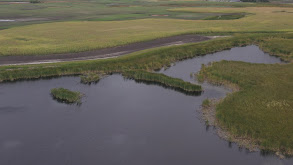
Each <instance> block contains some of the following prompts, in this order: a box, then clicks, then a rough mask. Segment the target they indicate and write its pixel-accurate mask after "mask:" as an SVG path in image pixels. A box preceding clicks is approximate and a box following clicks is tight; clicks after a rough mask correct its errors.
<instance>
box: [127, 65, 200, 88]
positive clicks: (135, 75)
mask: <svg viewBox="0 0 293 165" xmlns="http://www.w3.org/2000/svg"><path fill="white" fill-rule="evenodd" d="M122 75H123V76H124V77H126V78H129V79H134V80H138V81H145V82H151V83H152V82H153V83H157V84H159V85H162V86H166V87H170V88H174V89H177V90H181V91H183V92H185V93H187V94H192V93H195V94H198V93H200V92H201V91H202V88H201V86H200V85H196V84H192V83H190V82H185V81H183V80H181V79H178V78H172V77H169V76H166V75H164V74H161V73H151V72H147V71H143V70H131V71H124V72H123V73H122Z"/></svg>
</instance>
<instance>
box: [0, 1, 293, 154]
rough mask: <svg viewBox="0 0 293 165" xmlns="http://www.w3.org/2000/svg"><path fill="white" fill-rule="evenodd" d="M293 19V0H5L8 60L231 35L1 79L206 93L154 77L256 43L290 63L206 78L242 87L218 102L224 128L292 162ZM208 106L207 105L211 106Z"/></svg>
mask: <svg viewBox="0 0 293 165" xmlns="http://www.w3.org/2000/svg"><path fill="white" fill-rule="evenodd" d="M27 2H29V1H27ZM292 13H293V5H292V4H287V3H224V2H200V1H188V2H187V1H143V0H140V1H128V0H124V1H114V0H113V1H112V0H111V1H104V0H100V1H84V2H79V1H78V2H71V1H54V2H52V1H47V0H44V1H42V3H21V4H19V3H15V4H14V3H10V2H7V1H5V2H4V1H1V0H0V19H1V20H13V21H3V22H0V29H2V30H0V43H1V44H0V60H1V56H15V57H16V58H17V57H19V56H36V55H51V54H62V53H63V54H64V53H75V52H83V51H90V50H96V49H101V48H107V47H115V46H121V45H126V44H129V43H134V42H143V41H148V40H152V39H156V38H162V37H166V36H174V35H180V34H191V33H192V34H200V35H206V36H219V35H222V36H227V37H224V38H216V39H213V40H210V41H204V42H200V43H191V44H186V45H180V46H172V47H162V48H154V49H149V50H143V51H139V52H135V53H131V54H129V55H125V56H121V57H117V58H112V59H100V60H84V61H73V62H62V63H53V64H38V65H11V66H0V82H4V81H16V80H20V79H38V78H43V77H52V76H64V75H81V82H82V83H90V82H97V81H99V79H100V75H98V74H95V73H98V72H99V73H100V72H101V73H105V74H111V73H121V74H123V76H125V77H126V78H130V79H134V80H138V81H147V82H156V83H159V84H161V85H163V86H168V87H172V88H177V89H180V90H183V91H186V92H200V91H202V90H204V89H202V87H201V86H200V85H195V84H192V83H189V82H184V81H183V80H181V79H177V78H172V77H169V76H166V75H163V74H159V73H155V72H154V71H155V70H158V69H161V68H164V67H165V68H168V67H169V66H171V64H172V63H174V62H177V61H180V60H185V59H188V58H193V57H196V56H203V55H206V54H210V53H214V52H217V51H222V50H226V49H230V48H233V47H239V46H246V45H251V44H255V45H258V46H259V47H260V48H261V49H262V50H264V51H265V52H267V53H269V54H270V55H274V56H278V57H280V58H281V59H282V60H284V61H286V62H287V64H251V63H245V62H232V61H221V62H216V63H212V64H210V65H208V66H203V67H202V69H201V71H200V73H199V74H198V75H197V78H198V79H199V80H201V81H204V80H207V81H208V82H210V83H214V84H220V85H233V86H236V87H237V89H239V90H238V91H235V92H234V93H232V94H229V95H227V97H226V98H224V99H223V100H222V101H220V102H218V103H217V104H216V105H215V109H216V116H215V117H216V121H217V123H218V126H219V127H221V128H223V129H225V130H227V131H228V132H229V133H230V134H231V136H233V137H234V138H242V139H245V140H248V141H249V142H250V143H251V144H256V145H257V146H259V147H260V148H261V149H264V150H270V151H274V152H278V153H282V154H287V155H290V156H292V155H293V140H292V139H293V138H292V137H293V134H292V129H293V128H292V126H293V112H292V110H293V102H292V100H293V95H292V93H293V92H291V91H292V90H293V86H292V84H293V74H292V73H293V72H292V71H293V65H292V62H293V29H292V27H293V22H292V21H290V20H292V19H293V14H292ZM60 15H62V17H61V16H60ZM88 73H90V74H88ZM51 94H52V96H53V97H54V98H56V99H58V100H61V101H64V102H67V103H74V102H77V103H78V102H80V99H81V94H80V93H79V92H73V91H69V90H67V89H64V88H56V89H52V90H51ZM209 104H210V102H209V101H208V100H205V101H204V102H203V104H202V106H203V107H208V106H209Z"/></svg>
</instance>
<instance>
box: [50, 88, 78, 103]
mask: <svg viewBox="0 0 293 165" xmlns="http://www.w3.org/2000/svg"><path fill="white" fill-rule="evenodd" d="M51 95H52V96H53V98H54V99H56V100H58V101H60V102H65V103H69V104H70V103H77V104H80V103H81V100H80V99H81V97H82V94H81V93H80V92H75V91H70V90H68V89H64V88H53V89H51Z"/></svg>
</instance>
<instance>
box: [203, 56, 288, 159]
mask: <svg viewBox="0 0 293 165" xmlns="http://www.w3.org/2000/svg"><path fill="white" fill-rule="evenodd" d="M292 71H293V64H292V63H291V64H283V65H282V64H271V65H267V64H249V63H244V62H229V61H222V62H217V63H213V64H212V65H211V66H210V67H205V69H203V70H202V71H201V73H200V75H201V76H202V77H205V78H206V79H207V80H210V81H212V82H216V83H224V84H225V83H233V84H236V85H238V86H239V87H240V91H238V92H235V93H233V94H231V95H228V96H227V97H226V98H225V99H224V100H223V101H222V102H221V103H219V104H218V105H217V107H216V116H217V119H218V121H219V123H220V125H221V126H223V127H224V128H226V129H227V130H228V131H229V132H230V133H232V135H234V136H236V137H241V138H245V139H249V140H251V142H255V143H257V144H258V145H259V146H260V148H262V149H266V150H272V151H280V152H282V153H284V154H290V155H292V154H293V138H292V137H293V132H292V130H293V92H292V91H293V72H292Z"/></svg>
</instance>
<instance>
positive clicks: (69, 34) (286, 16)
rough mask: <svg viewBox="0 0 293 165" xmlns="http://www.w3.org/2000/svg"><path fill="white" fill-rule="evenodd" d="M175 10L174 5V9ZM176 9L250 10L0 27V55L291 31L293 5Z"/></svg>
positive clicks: (36, 53)
mask: <svg viewBox="0 0 293 165" xmlns="http://www.w3.org/2000/svg"><path fill="white" fill-rule="evenodd" d="M174 10H175V9H174ZM176 11H177V12H182V11H184V12H195V13H201V12H214V13H221V12H225V13H234V12H236V11H237V12H241V13H250V15H248V16H246V17H244V18H241V19H235V20H180V19H138V20H126V21H71V22H57V23H46V24H37V25H29V26H23V27H15V28H11V29H6V30H1V31H0V43H1V45H0V55H2V56H7V55H42V54H52V53H66V52H80V51H87V50H93V49H99V48H105V47H112V46H117V45H123V44H128V43H132V42H138V41H144V40H150V39H154V38H158V37H165V36H170V35H176V34H182V33H211V32H272V31H275V32H292V31H293V21H288V20H293V8H280V7H262V8H260V7H249V8H210V7H209V8H183V9H176Z"/></svg>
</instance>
